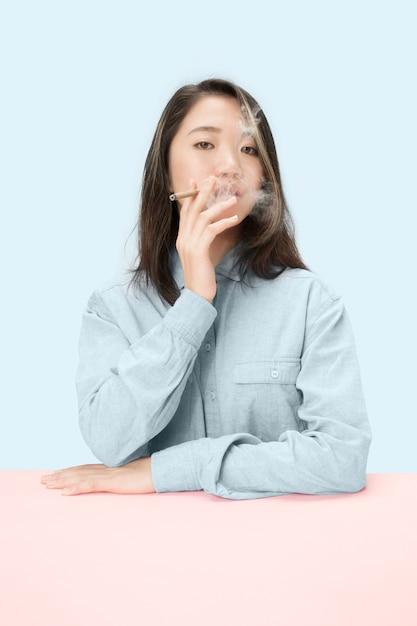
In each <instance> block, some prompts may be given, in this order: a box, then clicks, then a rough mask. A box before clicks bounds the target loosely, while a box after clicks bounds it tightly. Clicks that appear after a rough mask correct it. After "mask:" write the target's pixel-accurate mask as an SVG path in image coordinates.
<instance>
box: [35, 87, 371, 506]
mask: <svg viewBox="0 0 417 626" xmlns="http://www.w3.org/2000/svg"><path fill="white" fill-rule="evenodd" d="M76 382H77V391H78V397H79V419H80V427H81V431H82V434H83V436H84V438H85V441H86V442H87V444H88V445H89V447H90V448H91V450H92V452H93V453H94V455H95V456H96V457H97V458H98V459H99V460H100V461H102V463H103V464H94V465H84V466H80V467H74V468H68V469H66V470H61V471H58V472H55V473H54V474H51V475H49V476H44V477H43V478H42V482H43V483H44V484H45V485H46V487H48V488H59V489H63V493H64V494H68V495H73V494H78V493H85V492H90V491H110V492H118V493H150V492H153V491H156V492H166V491H188V490H191V491H194V490H204V491H206V492H208V493H211V494H215V495H217V496H222V497H225V498H234V499H244V498H260V497H266V496H275V495H282V494H288V493H307V494H330V493H343V492H355V491H359V490H360V489H362V488H363V487H364V486H365V484H366V462H367V456H368V451H369V445H370V441H371V433H370V427H369V423H368V419H367V413H366V408H365V403H364V399H363V394H362V388H361V381H360V373H359V369H358V363H357V357H356V352H355V346H354V340H353V336H352V332H351V327H350V324H349V321H348V317H347V314H346V311H345V308H344V305H343V302H342V300H341V298H340V297H339V296H338V295H337V294H336V293H335V292H334V291H333V290H332V289H331V288H330V287H328V286H327V285H325V284H324V283H323V281H322V280H320V278H318V277H317V276H316V275H315V274H314V273H312V272H311V271H309V270H308V269H307V268H306V266H305V265H304V263H303V261H302V259H301V257H300V254H299V252H298V249H297V246H296V243H295V239H294V233H293V224H292V219H291V215H290V213H289V210H288V208H287V205H286V202H285V198H284V194H283V190H282V185H281V179H280V172H279V166H278V159H277V154H276V150H275V145H274V140H273V137H272V134H271V131H270V127H269V125H268V122H267V120H266V118H265V116H264V114H263V112H262V109H261V108H260V107H259V105H258V104H257V102H256V101H255V100H254V98H253V97H252V96H251V95H250V94H249V93H247V92H246V91H245V90H243V89H241V88H240V87H238V86H236V85H234V84H232V83H230V82H228V81H225V80H220V79H210V80H205V81H203V82H201V83H200V84H197V85H187V86H185V87H182V88H181V89H179V90H178V91H177V92H176V93H175V94H174V95H173V97H172V98H171V100H170V101H169V102H168V104H167V106H166V108H165V110H164V112H163V114H162V117H161V119H160V121H159V123H158V126H157V129H156V132H155V135H154V138H153V141H152V144H151V147H150V150H149V153H148V156H147V160H146V164H145V171H144V176H143V187H142V197H141V207H140V218H139V254H138V264H137V267H136V269H135V270H134V272H133V275H132V276H131V277H130V279H128V278H126V279H124V280H121V281H120V282H112V283H109V284H107V285H105V286H104V287H102V288H101V289H98V290H97V291H96V292H95V293H94V294H93V295H92V296H91V298H90V300H89V303H88V306H87V310H86V312H85V314H84V317H83V321H82V328H81V338H80V363H79V369H78V373H77V381H76Z"/></svg>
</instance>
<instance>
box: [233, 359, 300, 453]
mask: <svg viewBox="0 0 417 626" xmlns="http://www.w3.org/2000/svg"><path fill="white" fill-rule="evenodd" d="M300 369H301V360H300V359H299V358H298V357H282V358H279V359H275V360H273V361H245V362H240V363H235V366H234V369H233V382H234V388H235V407H236V410H237V412H238V413H239V414H240V416H241V418H242V416H244V421H245V422H246V424H242V426H244V425H246V426H247V428H248V430H249V432H251V433H252V434H254V435H257V436H258V437H260V438H261V439H262V440H263V441H274V440H277V439H278V437H279V436H280V435H281V434H282V433H283V432H284V431H286V430H302V429H303V424H302V422H301V420H300V419H299V417H298V409H299V407H300V404H301V392H300V391H299V390H298V389H297V386H296V383H297V378H298V374H299V373H300Z"/></svg>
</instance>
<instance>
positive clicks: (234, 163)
mask: <svg viewBox="0 0 417 626" xmlns="http://www.w3.org/2000/svg"><path fill="white" fill-rule="evenodd" d="M241 174H242V170H241V167H240V161H239V156H238V154H235V153H234V151H232V150H228V151H227V152H226V151H224V152H222V153H221V154H219V159H218V162H217V165H216V175H217V176H223V177H224V176H230V177H237V176H240V175H241Z"/></svg>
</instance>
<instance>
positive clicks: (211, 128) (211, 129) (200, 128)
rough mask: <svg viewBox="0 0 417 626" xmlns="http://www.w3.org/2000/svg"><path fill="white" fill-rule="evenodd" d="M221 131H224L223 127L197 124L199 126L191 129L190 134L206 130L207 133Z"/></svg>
mask: <svg viewBox="0 0 417 626" xmlns="http://www.w3.org/2000/svg"><path fill="white" fill-rule="evenodd" d="M221 131H222V129H221V128H217V126H197V128H193V130H190V132H189V133H188V135H192V133H201V132H205V133H221Z"/></svg>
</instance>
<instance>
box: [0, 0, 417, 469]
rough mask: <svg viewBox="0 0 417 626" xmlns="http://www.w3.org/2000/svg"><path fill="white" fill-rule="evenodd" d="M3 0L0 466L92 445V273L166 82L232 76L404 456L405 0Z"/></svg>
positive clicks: (409, 370)
mask: <svg viewBox="0 0 417 626" xmlns="http://www.w3.org/2000/svg"><path fill="white" fill-rule="evenodd" d="M202 6H203V8H201V5H200V4H199V3H196V2H195V0H193V1H186V0H179V1H177V2H170V1H164V2H142V1H140V0H137V2H133V1H130V2H128V1H123V0H118V1H116V0H114V1H112V2H110V1H107V2H106V1H100V2H99V1H92V0H83V1H82V2H80V1H75V2H74V1H73V2H59V1H55V2H45V1H39V0H37V1H36V2H19V1H14V2H8V3H3V4H2V8H1V15H0V24H1V25H0V46H1V50H0V57H1V62H2V65H3V67H2V78H1V91H2V95H1V102H0V106H1V148H0V149H1V174H2V183H1V272H2V278H1V282H2V299H1V331H2V336H1V368H2V373H1V382H2V391H1V400H2V401H1V434H0V466H1V468H3V469H49V468H51V469H53V468H56V467H64V466H68V465H74V464H78V463H87V462H93V461H94V457H93V456H92V454H91V453H90V452H89V450H88V448H87V447H86V445H85V444H84V443H83V441H82V439H81V435H80V434H79V431H78V424H77V411H76V397H75V389H74V374H75V369H76V365H77V342H78V333H79V325H80V318H81V313H82V310H83V308H84V305H85V303H86V300H87V298H88V296H89V294H90V293H91V291H92V290H93V289H94V288H95V287H96V286H97V285H99V284H100V283H102V282H104V281H105V280H107V278H109V277H111V276H112V275H113V274H114V273H115V271H117V269H118V268H119V267H124V266H125V265H127V264H128V262H129V259H130V258H131V256H132V250H133V239H132V238H130V240H129V241H128V243H127V245H126V247H125V243H126V240H127V239H128V237H129V234H130V232H131V230H132V228H133V226H134V224H135V221H136V210H137V204H138V197H139V189H140V179H141V172H142V167H143V162H144V158H145V155H146V152H147V149H148V146H149V143H150V140H151V137H152V134H153V131H154V128H155V125H156V122H157V120H158V118H159V115H160V113H161V111H162V108H163V106H164V105H165V103H166V101H167V100H168V98H169V97H170V96H171V94H172V93H173V91H174V90H175V89H176V88H177V87H179V86H180V85H182V84H183V83H185V82H194V81H199V80H201V79H203V78H205V77H207V76H221V77H225V78H230V79H232V80H235V81H236V82H237V83H239V84H241V85H242V86H243V87H245V88H246V89H248V90H249V91H250V92H252V93H253V95H254V96H255V97H256V98H257V99H258V100H259V101H260V103H261V105H262V106H263V108H264V111H265V112H266V115H267V117H268V118H269V121H270V123H271V126H272V129H273V132H274V135H275V138H276V142H277V147H278V153H279V158H280V163H281V169H282V175H283V181H284V187H285V190H286V194H287V198H288V200H289V204H290V207H291V209H292V211H293V214H294V217H295V220H296V225H297V232H298V241H299V245H300V248H301V251H302V253H303V256H304V258H305V260H306V262H307V263H308V265H309V266H310V267H311V268H312V269H314V270H315V271H316V272H318V273H319V274H321V275H322V277H323V278H325V279H326V280H327V281H328V282H329V283H330V284H332V285H333V286H334V287H335V288H336V289H337V290H339V291H340V292H341V293H342V294H343V295H344V299H345V302H346V305H347V308H348V311H349V313H350V317H351V320H352V324H353V327H354V331H355V336H356V341H357V348H358V353H359V358H360V363H361V369H362V375H363V383H364V388H365V393H366V398H367V404H368V408H369V415H370V419H371V424H372V428H373V433H374V440H373V445H372V449H371V454H370V458H369V464H368V471H369V472H407V471H411V472H415V471H417V454H416V439H417V419H416V417H417V416H416V408H415V407H416V402H415V398H414V391H415V389H416V367H415V355H416V335H415V310H414V308H413V300H414V292H415V284H416V279H415V275H414V274H415V273H414V267H413V265H414V250H415V211H416V208H417V207H416V204H417V203H416V191H415V186H416V144H417V132H416V121H415V118H416V110H417V99H416V91H415V89H416V88H415V84H416V78H415V71H416V67H415V61H416V55H417V50H416V37H415V32H416V31H415V26H416V20H415V17H416V16H415V13H414V8H413V6H414V3H413V2H412V1H411V0H410V2H405V1H401V0H399V1H398V0H397V1H395V2H394V1H391V2H386V1H385V2H384V1H383V0H382V1H379V2H377V1H374V2H373V1H369V0H368V1H367V0H362V1H353V2H352V1H349V2H337V1H336V0H334V1H328V2H325V1H323V0H321V1H315V2H309V1H307V0H306V1H304V2H302V1H297V0H295V1H289V0H287V1H285V2H281V1H275V2H274V1H272V0H271V1H269V2H267V1H266V0H259V1H257V2H253V3H252V2H245V1H242V0H239V1H228V2H226V1H224V0H223V1H221V2H220V1H218V0H213V1H211V2H207V3H204V5H202Z"/></svg>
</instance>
